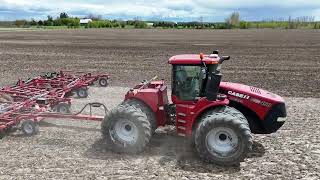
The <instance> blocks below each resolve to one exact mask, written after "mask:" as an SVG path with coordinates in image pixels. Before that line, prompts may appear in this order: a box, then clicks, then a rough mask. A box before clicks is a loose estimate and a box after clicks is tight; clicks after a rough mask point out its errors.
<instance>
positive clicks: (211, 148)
mask: <svg viewBox="0 0 320 180" xmlns="http://www.w3.org/2000/svg"><path fill="white" fill-rule="evenodd" d="M233 111H236V110H235V109H234V110H233ZM233 114H234V113H230V112H226V111H223V112H215V113H213V114H210V115H207V116H206V117H204V118H203V119H202V121H201V123H200V125H199V126H198V128H197V130H196V134H195V146H196V149H197V152H198V154H199V156H200V157H201V158H202V159H203V160H204V161H207V162H210V163H215V164H218V165H222V166H232V165H238V164H239V163H240V162H241V161H243V160H244V158H245V156H246V155H247V153H248V151H249V150H250V149H251V148H252V135H251V131H250V128H249V126H248V123H247V122H245V121H244V120H243V119H240V118H239V117H237V116H233Z"/></svg>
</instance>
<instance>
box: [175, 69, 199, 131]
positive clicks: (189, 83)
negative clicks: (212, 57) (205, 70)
mask: <svg viewBox="0 0 320 180" xmlns="http://www.w3.org/2000/svg"><path fill="white" fill-rule="evenodd" d="M202 84H203V78H202V77H201V66H196V65H193V66H191V65H174V66H173V76H172V97H171V98H172V102H173V103H174V104H176V127H177V132H178V134H179V135H181V136H185V135H186V134H189V133H188V131H190V130H191V129H192V123H191V120H192V119H193V116H194V113H193V112H192V109H194V108H195V106H196V103H197V101H198V100H199V98H200V97H201V94H202V93H201V91H202Z"/></svg>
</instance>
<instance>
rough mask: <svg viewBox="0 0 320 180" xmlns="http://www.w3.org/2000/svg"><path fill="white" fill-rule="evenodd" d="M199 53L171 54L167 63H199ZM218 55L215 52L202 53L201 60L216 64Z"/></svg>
mask: <svg viewBox="0 0 320 180" xmlns="http://www.w3.org/2000/svg"><path fill="white" fill-rule="evenodd" d="M200 56H201V55H200V54H182V55H176V56H172V57H171V58H170V59H169V61H168V63H169V64H186V65H187V64H201V58H200ZM219 59H220V58H219V56H218V55H216V54H211V55H203V60H202V61H203V62H205V63H206V64H218V63H219Z"/></svg>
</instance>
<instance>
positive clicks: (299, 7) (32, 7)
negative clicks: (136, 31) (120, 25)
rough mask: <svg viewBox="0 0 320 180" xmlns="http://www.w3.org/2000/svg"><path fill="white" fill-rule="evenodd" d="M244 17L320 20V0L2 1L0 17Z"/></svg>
mask: <svg viewBox="0 0 320 180" xmlns="http://www.w3.org/2000/svg"><path fill="white" fill-rule="evenodd" d="M235 11H236V12H239V13H240V16H241V19H242V20H249V21H253V20H270V19H274V20H277V19H287V18H288V17H289V16H291V17H299V16H312V17H314V18H315V20H319V21H320V0H104V1H103V0H86V1H85V0H77V1H76V0H69V1H63V0H54V1H52V0H51V1H50V0H0V20H15V19H31V18H35V19H45V18H46V16H47V15H51V16H53V17H57V16H58V15H59V13H60V12H67V13H68V14H69V15H71V16H77V17H84V16H86V15H88V14H95V15H101V16H102V17H104V18H108V19H123V20H127V19H133V18H135V17H139V18H140V19H142V20H171V21H197V20H199V19H200V17H202V18H203V21H207V22H217V21H224V19H225V18H226V17H227V16H228V15H229V14H230V13H232V12H235Z"/></svg>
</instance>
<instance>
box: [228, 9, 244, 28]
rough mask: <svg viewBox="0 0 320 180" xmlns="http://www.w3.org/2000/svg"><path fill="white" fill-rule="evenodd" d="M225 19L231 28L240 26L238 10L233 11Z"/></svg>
mask: <svg viewBox="0 0 320 180" xmlns="http://www.w3.org/2000/svg"><path fill="white" fill-rule="evenodd" d="M225 21H226V23H227V24H228V25H230V26H231V28H235V27H239V25H240V14H239V13H238V12H233V13H232V14H231V15H230V16H229V17H228V18H227V19H226V20H225Z"/></svg>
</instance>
